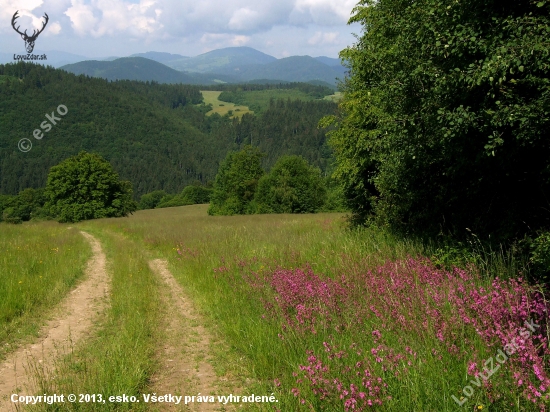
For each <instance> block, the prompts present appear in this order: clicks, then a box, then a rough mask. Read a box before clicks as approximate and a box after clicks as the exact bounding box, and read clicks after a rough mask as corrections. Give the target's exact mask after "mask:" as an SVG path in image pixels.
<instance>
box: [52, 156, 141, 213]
mask: <svg viewBox="0 0 550 412" xmlns="http://www.w3.org/2000/svg"><path fill="white" fill-rule="evenodd" d="M45 196H46V198H47V202H46V207H47V208H48V209H50V211H51V213H52V215H53V216H56V217H59V220H60V222H79V221H81V220H87V219H98V218H104V217H121V216H127V215H128V213H131V212H133V211H135V210H136V208H137V206H136V204H135V202H134V201H133V200H132V185H131V184H130V182H127V181H121V180H120V179H119V177H118V174H117V173H116V172H115V171H114V170H113V167H112V166H111V164H110V163H109V162H107V161H106V160H105V159H103V158H102V157H101V156H99V155H96V154H90V153H86V152H84V151H83V152H80V153H79V154H78V155H77V156H73V157H71V158H69V159H67V160H65V161H63V162H61V163H60V164H59V165H57V166H54V167H52V168H51V170H50V173H49V174H48V182H47V185H46V192H45Z"/></svg>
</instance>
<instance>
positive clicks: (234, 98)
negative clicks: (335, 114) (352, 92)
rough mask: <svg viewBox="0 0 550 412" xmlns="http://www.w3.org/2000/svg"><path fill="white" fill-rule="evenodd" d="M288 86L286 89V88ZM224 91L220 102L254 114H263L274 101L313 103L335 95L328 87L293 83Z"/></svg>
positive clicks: (248, 86)
mask: <svg viewBox="0 0 550 412" xmlns="http://www.w3.org/2000/svg"><path fill="white" fill-rule="evenodd" d="M285 86H286V88H285ZM226 88H228V89H229V90H224V91H223V92H222V93H221V94H220V96H219V97H218V99H219V100H221V101H224V102H229V103H234V104H237V105H241V106H247V107H248V108H249V109H250V110H252V111H253V112H254V113H256V114H259V113H263V112H264V111H265V110H266V109H268V108H269V107H270V102H271V101H272V100H277V99H283V100H288V99H291V100H296V99H298V100H302V101H311V100H316V99H322V98H324V97H325V96H329V95H332V94H333V91H332V90H331V89H330V88H328V87H323V86H314V85H311V84H307V83H291V84H279V85H261V86H259V85H244V86H239V87H233V88H229V87H226Z"/></svg>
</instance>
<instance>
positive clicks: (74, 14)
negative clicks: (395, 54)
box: [0, 0, 361, 58]
mask: <svg viewBox="0 0 550 412" xmlns="http://www.w3.org/2000/svg"><path fill="white" fill-rule="evenodd" d="M357 1H358V0H225V1H222V0H193V1H190V0H0V53H18V54H24V53H25V50H24V44H23V40H22V39H21V37H20V36H19V35H18V34H17V33H16V32H15V31H14V29H13V27H12V26H11V20H12V16H13V14H14V13H15V12H16V11H19V16H20V17H19V19H18V20H17V24H16V27H17V26H18V25H19V26H20V30H21V31H24V30H25V29H27V33H32V32H33V29H39V28H41V27H42V22H43V20H44V19H43V15H44V13H47V14H48V16H49V22H48V24H47V26H46V28H45V29H44V32H43V33H41V34H40V35H39V37H38V39H37V41H36V49H37V50H38V49H40V50H59V51H64V52H68V53H73V54H78V55H83V56H86V57H96V58H99V57H110V56H120V57H124V56H129V55H131V54H134V53H143V52H147V51H159V52H168V53H174V54H181V55H184V56H191V57H192V56H196V55H199V54H201V53H205V52H208V51H210V50H214V49H220V48H223V47H234V46H248V47H253V48H255V49H257V50H260V51H262V52H264V53H267V54H270V55H272V56H275V57H277V58H282V57H287V56H295V55H309V56H313V57H317V56H328V57H337V56H338V52H339V51H341V50H342V49H344V48H346V47H347V46H350V45H352V44H353V43H354V42H355V37H354V35H353V34H354V33H355V34H360V31H361V27H360V26H359V25H357V24H354V25H348V24H347V22H348V20H349V18H350V15H351V11H352V9H353V8H354V7H355V5H356V4H357Z"/></svg>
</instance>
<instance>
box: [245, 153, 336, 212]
mask: <svg viewBox="0 0 550 412" xmlns="http://www.w3.org/2000/svg"><path fill="white" fill-rule="evenodd" d="M325 199H326V189H325V185H324V182H323V179H322V177H321V171H320V169H318V168H316V167H313V166H311V165H310V164H309V163H308V162H307V160H305V159H304V158H303V157H301V156H283V157H281V158H280V159H279V160H278V161H277V163H275V165H274V166H273V168H272V169H271V171H270V172H269V174H267V175H265V176H263V177H262V178H261V179H260V181H259V183H258V190H257V192H256V197H255V201H256V203H257V207H258V209H257V211H258V213H268V212H270V211H271V212H274V213H315V212H317V211H318V210H319V209H320V208H321V206H323V204H324V203H325Z"/></svg>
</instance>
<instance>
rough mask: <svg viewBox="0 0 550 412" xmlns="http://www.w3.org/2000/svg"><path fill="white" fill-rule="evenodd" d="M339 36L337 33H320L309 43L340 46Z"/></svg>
mask: <svg viewBox="0 0 550 412" xmlns="http://www.w3.org/2000/svg"><path fill="white" fill-rule="evenodd" d="M338 35H339V33H337V32H329V33H323V32H320V31H318V32H316V33H315V34H314V35H313V36H312V37H310V38H309V40H308V41H307V42H308V44H311V45H320V44H338Z"/></svg>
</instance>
